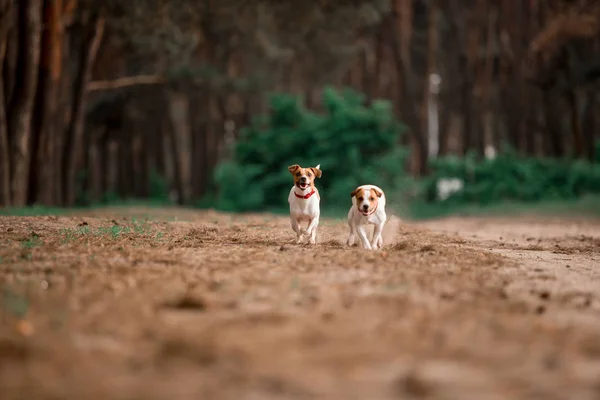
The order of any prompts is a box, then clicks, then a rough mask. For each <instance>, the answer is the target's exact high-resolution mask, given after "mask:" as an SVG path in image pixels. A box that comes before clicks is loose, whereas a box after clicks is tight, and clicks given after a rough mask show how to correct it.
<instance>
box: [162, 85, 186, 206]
mask: <svg viewBox="0 0 600 400" xmlns="http://www.w3.org/2000/svg"><path fill="white" fill-rule="evenodd" d="M167 101H168V102H169V115H170V117H171V126H172V128H173V129H171V140H172V142H171V144H172V146H173V149H172V151H173V162H174V163H175V165H176V166H177V167H176V169H175V171H176V173H177V174H179V177H178V178H177V180H178V182H179V183H180V185H181V186H180V190H181V191H180V193H179V195H180V204H187V203H188V202H189V200H190V197H191V191H190V181H191V180H190V162H191V155H190V137H191V127H190V113H189V99H188V98H187V95H185V94H183V93H178V92H169V94H168V99H167Z"/></svg>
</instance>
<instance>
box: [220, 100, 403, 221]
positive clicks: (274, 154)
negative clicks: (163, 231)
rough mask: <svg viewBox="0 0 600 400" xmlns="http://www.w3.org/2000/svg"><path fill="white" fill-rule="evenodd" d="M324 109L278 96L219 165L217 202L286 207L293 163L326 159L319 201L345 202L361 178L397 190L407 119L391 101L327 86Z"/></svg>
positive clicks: (229, 206) (233, 207)
mask: <svg viewBox="0 0 600 400" xmlns="http://www.w3.org/2000/svg"><path fill="white" fill-rule="evenodd" d="M323 104H324V108H325V113H324V114H320V113H315V112H312V111H309V110H307V109H306V108H305V107H304V105H303V104H302V101H301V99H300V98H298V97H294V96H291V95H285V94H280V95H274V96H272V98H271V114H270V115H269V116H262V117H259V118H256V119H255V120H254V121H252V123H251V125H250V126H249V127H246V128H245V129H243V131H242V132H241V135H240V139H239V141H238V143H237V144H236V146H235V148H234V149H233V150H234V151H233V157H232V159H231V160H227V161H223V162H221V163H220V164H219V165H218V166H217V168H216V170H215V175H214V178H215V182H216V185H217V188H218V192H217V195H216V203H215V204H216V205H217V207H218V208H219V209H221V210H226V211H250V210H265V209H276V208H284V207H287V197H288V194H289V190H290V188H291V187H292V177H291V176H290V173H289V171H288V169H287V167H288V166H289V165H292V164H300V165H301V166H303V167H314V166H316V165H318V164H320V165H321V170H322V171H323V176H322V178H320V179H317V181H316V185H317V187H318V188H319V189H320V192H321V200H322V204H323V203H324V204H327V207H330V208H339V207H347V206H348V204H349V201H350V195H349V194H350V192H351V191H352V189H354V188H355V187H356V186H358V185H360V184H364V183H372V184H376V185H380V186H381V187H382V188H384V189H386V191H389V192H390V193H392V192H393V191H394V190H397V189H399V188H400V187H401V185H402V184H403V182H404V181H405V179H406V174H405V173H404V168H403V165H404V162H405V159H406V156H407V152H406V150H405V149H404V148H402V147H399V144H398V142H399V137H400V135H401V134H402V132H403V131H404V129H405V128H404V125H402V124H401V123H399V122H397V121H396V120H395V119H394V117H393V110H392V106H391V105H390V103H388V102H387V101H382V100H377V101H374V102H372V105H371V106H369V107H367V106H364V105H363V104H364V98H363V96H361V95H360V94H357V93H355V92H353V91H349V90H347V91H344V92H343V93H338V92H336V91H335V90H332V89H325V91H324V92H323Z"/></svg>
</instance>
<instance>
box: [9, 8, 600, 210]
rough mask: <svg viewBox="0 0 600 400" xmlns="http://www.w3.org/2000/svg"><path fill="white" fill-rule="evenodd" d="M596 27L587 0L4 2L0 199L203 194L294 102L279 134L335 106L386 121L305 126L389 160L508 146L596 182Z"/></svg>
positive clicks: (93, 200)
mask: <svg viewBox="0 0 600 400" xmlns="http://www.w3.org/2000/svg"><path fill="white" fill-rule="evenodd" d="M599 21H600V2H597V1H592V0H587V1H586V0H548V1H542V0H527V1H517V0H499V1H490V0H354V1H339V0H320V1H314V2H307V3H306V4H303V5H302V7H298V4H297V2H292V1H290V0H283V1H281V0H278V1H275V0H259V1H245V0H200V1H191V0H170V1H166V0H132V1H131V2H130V3H128V4H127V5H125V4H124V2H119V1H116V0H106V1H101V0H14V1H13V0H0V205H2V206H4V207H9V206H10V207H23V206H27V205H34V204H38V205H45V206H61V207H72V206H75V205H89V204H97V203H100V202H103V201H108V200H110V199H113V198H114V199H126V198H139V199H144V198H155V197H161V196H162V197H164V199H165V200H166V201H172V202H174V203H177V204H182V205H184V204H186V205H193V204H199V203H200V202H202V200H203V199H206V198H207V196H209V195H211V193H213V192H214V191H218V190H219V185H218V183H219V182H221V183H222V182H229V181H231V179H229V181H228V180H227V179H226V178H227V177H225V178H223V174H224V173H226V172H227V171H228V170H231V168H229V169H228V168H227V165H230V164H231V162H229V161H228V160H231V159H234V160H237V161H238V162H239V160H240V157H241V156H240V155H239V152H240V145H243V143H244V140H246V139H245V138H246V137H247V136H248V135H250V136H251V135H255V136H256V135H257V133H256V131H257V129H258V130H260V129H261V128H260V126H261V124H263V125H264V124H265V118H264V117H269V115H270V116H271V120H270V121H271V124H270V125H269V127H268V128H265V129H266V130H269V129H270V132H271V133H270V135H271V137H273V138H276V137H277V135H278V134H277V133H273V130H274V128H273V127H274V124H273V117H272V115H273V113H274V112H278V111H277V110H279V112H288V113H289V112H292V113H294V112H295V113H296V114H298V113H301V114H302V115H301V116H298V115H296V116H295V117H293V118H292V117H290V118H291V120H290V121H291V122H289V123H288V124H287V125H286V124H283V125H284V126H283V128H282V129H285V130H286V132H287V133H281V135H285V134H288V135H290V136H294V135H295V134H296V133H297V132H296V133H295V131H294V129H295V128H294V127H295V126H296V125H298V121H300V120H299V119H298V118H300V119H302V121H304V119H306V118H309V119H310V118H312V117H315V116H319V115H321V116H322V114H323V113H326V112H331V107H332V104H333V103H335V101H337V102H338V105H339V104H341V103H340V102H343V101H346V102H350V103H352V104H351V105H348V104H345V105H344V107H354V108H355V109H356V112H357V113H362V112H366V111H369V110H370V111H372V112H373V113H376V114H377V113H380V112H383V111H381V109H384V110H386V111H385V112H386V113H389V115H388V117H390V118H393V119H394V121H397V123H396V125H395V126H397V127H398V130H397V133H398V135H396V133H394V132H396V131H394V132H391V131H385V132H384V131H381V130H380V131H377V132H375V133H373V132H374V131H373V129H375V130H377V129H379V128H373V129H371V128H369V126H371V127H376V126H379V125H378V122H377V121H378V120H377V119H376V117H375V116H373V118H374V119H373V118H371V119H369V121H367V122H365V121H363V120H361V121H358V122H357V121H355V120H353V119H352V118H353V117H352V115H354V114H353V113H347V114H348V115H349V117H348V118H350V120H348V121H346V122H343V121H340V120H339V116H338V120H336V121H337V125H335V124H333V123H331V121H330V122H323V123H325V124H326V125H319V129H321V130H322V129H324V128H323V126H335V135H333V134H332V133H331V132H333V131H330V132H329V133H328V134H327V135H326V136H323V137H328V138H329V140H330V141H332V140H336V139H335V138H342V137H344V135H346V133H347V132H349V131H352V129H354V130H355V131H356V130H357V129H358V128H356V126H357V125H356V124H366V125H365V126H366V127H364V126H363V127H362V128H361V129H362V130H361V129H358V131H360V132H362V134H363V136H361V135H360V134H356V132H354V133H355V136H356V137H357V140H358V141H362V142H364V141H365V138H364V135H375V134H380V136H377V137H384V136H385V140H383V139H382V140H383V141H381V142H378V143H380V144H379V145H380V147H387V148H389V147H390V146H391V147H395V148H397V150H406V153H402V155H400V153H397V154H396V156H397V157H395V158H394V157H392V158H388V159H387V162H388V165H387V166H386V168H387V170H388V171H389V162H392V161H393V162H395V163H396V164H394V165H393V168H397V169H399V170H403V171H405V172H406V175H409V176H411V177H414V178H419V179H420V178H423V179H426V178H427V177H428V176H431V174H432V168H434V166H435V163H436V162H437V161H436V160H438V161H439V160H443V159H444V157H455V159H456V158H458V159H460V160H464V159H467V158H469V157H471V158H473V159H475V160H482V159H484V158H485V157H489V156H490V154H495V153H498V152H500V151H501V149H503V148H504V147H506V146H508V147H510V148H511V152H512V153H511V154H516V155H515V156H514V157H521V158H522V159H523V160H525V161H527V162H531V160H532V159H535V160H542V159H544V160H546V159H549V160H555V161H544V162H543V163H541V164H539V165H538V164H536V166H535V168H534V169H531V171H534V172H531V173H530V174H532V175H536V174H537V173H538V172H540V171H541V172H540V173H543V172H544V171H546V170H547V169H548V168H550V167H552V168H554V167H553V166H555V164H556V163H560V166H556V169H557V170H565V171H567V172H565V173H564V174H563V175H565V174H566V175H565V176H563V175H561V176H560V179H558V178H557V179H554V178H553V179H554V181H553V182H559V183H557V185H562V183H560V182H566V181H569V182H571V181H572V180H573V179H575V178H571V175H569V174H570V173H571V172H570V171H571V170H572V169H575V170H577V171H579V172H578V173H579V174H580V175H581V176H583V175H585V177H584V178H581V179H580V178H577V179H579V180H577V182H581V183H577V184H576V185H575V184H573V185H575V186H573V193H580V192H582V191H591V192H594V191H595V192H600V187H599V186H600V184H599V183H598V182H599V180H597V179H596V178H600V172H599V171H600V167H598V159H599V158H600V155H598V153H597V152H595V151H596V150H595V149H597V148H598V147H597V145H596V143H597V142H598V140H599V139H600V133H599V132H600V101H599V99H598V87H599V86H598V85H599V80H598V77H599V76H600V57H599V54H600V53H599V50H600V25H599ZM347 89H352V91H353V93H355V95H354V97H352V99H353V100H352V99H350V100H348V98H346V100H343V101H342V100H339V99H338V100H335V101H334V100H332V99H333V97H332V96H333V95H332V94H331V93H333V92H332V91H335V90H337V91H339V92H342V91H344V90H347ZM327 93H329V95H327ZM286 96H287V97H286ZM328 96H329V97H328ZM290 99H296V100H297V99H300V100H301V106H297V103H298V102H297V103H295V104H296V105H291V106H290V105H289V104H288V103H289V101H290ZM328 99H329V100H328ZM296 100H294V101H296ZM332 101H333V103H332ZM277 102H279V103H277ZM286 102H288V103H286ZM282 104H283V105H282ZM285 104H288V105H287V106H285ZM386 105H389V107H387V108H386ZM295 107H296V108H295ZM340 107H341V106H340ZM274 110H275V111H274ZM286 110H287V111H286ZM290 110H291V111H290ZM294 110H296V111H294ZM328 110H329V111H328ZM365 110H366V111H365ZM378 110H380V111H378ZM386 115H387V114H386ZM261 118H262V119H261ZM286 118H287V117H286ZM294 118H295V119H294ZM303 118H304V119H303ZM315 118H316V117H315ZM365 118H366V117H365ZM369 118H370V117H369ZM377 118H379V117H377ZM382 118H387V117H382ZM267 119H268V118H267ZM367 119H368V118H367ZM388 119H389V118H388ZM310 121H313V120H312V119H310ZM352 121H354V122H352ZM306 123H308V122H306V121H305V122H303V124H304V125H303V126H304V127H303V129H307V126H310V124H309V125H306ZM311 123H312V122H311ZM327 123H328V124H329V125H327ZM369 124H370V125H369ZM301 125H302V124H301ZM367 125H368V126H367ZM279 126H281V124H280V125H279ZM340 126H342V127H346V128H343V129H342V128H340ZM361 126H362V125H361ZM363 128H364V129H363ZM369 129H371V130H369ZM382 129H383V128H382ZM252 132H254V133H252ZM386 132H387V133H386ZM400 132H402V133H401V134H400ZM348 135H350V134H348ZM381 135H383V136H381ZM386 135H387V136H386ZM390 135H392V136H390ZM394 135H396V136H394ZM259 136H260V135H259ZM317 136H318V135H317ZM307 137H308V136H307ZM349 137H350V136H349ZM373 137H374V136H373ZM390 138H391V139H393V140H394V141H393V142H389V140H391V139H390ZM340 140H341V141H342V142H343V141H344V140H342V139H340ZM347 141H350V139H348V140H347ZM276 142H277V140H276V139H273V141H272V143H273V146H272V148H270V150H269V151H273V152H277V151H279V150H278V147H277V146H278V144H276ZM362 142H361V143H362ZM367 142H368V140H367ZM263 144H264V143H263ZM279 145H281V144H279ZM265 146H267V147H268V146H269V144H268V143H267V144H266V145H265ZM330 146H331V145H330ZM236 148H237V150H235V149H236ZM232 149H233V150H232ZM375 150H377V149H375ZM375 150H374V151H375ZM232 152H233V153H236V152H237V153H238V155H236V154H232ZM325 153H326V152H325V151H324V150H322V151H320V152H316V153H314V155H319V154H325ZM342 153H343V152H340V154H342ZM282 154H288V153H285V152H284V153H282ZM236 157H237V158H236ZM357 157H358V156H357ZM365 157H366V156H365ZM282 158H283V157H282ZM369 159H373V160H374V159H375V158H373V157H371V158H369ZM469 159H470V158H469ZM525 161H523V162H525ZM227 162H229V164H227ZM253 162H254V163H260V162H261V161H260V158H259V159H258V161H257V160H254V161H253ZM270 162H271V165H272V167H273V168H279V167H285V166H286V165H287V164H285V163H286V160H285V159H281V160H271V161H270ZM307 162H308V161H307ZM310 162H312V159H311V160H310ZM315 162H318V161H315ZM336 162H339V160H335V159H332V160H330V164H329V165H330V166H331V167H332V166H333V165H334V164H335V163H336ZM519 162H521V161H519ZM552 162H554V163H555V164H552ZM515 163H516V161H515ZM398 164H400V165H398ZM510 164H511V161H510V160H508V161H506V159H505V160H504V161H503V165H510ZM588 164H590V165H591V164H594V165H595V166H594V167H589V168H593V171H591V172H590V173H588V172H581V171H582V170H583V169H582V168H584V167H582V165H588ZM442 165H446V164H443V163H442ZM515 165H516V164H515ZM519 165H521V164H519ZM556 165H557V164H556ZM572 165H575V166H578V167H577V168H575V167H571V166H572ZM230 166H231V165H230ZM588 166H589V165H588ZM445 168H448V167H445ZM561 168H562V169H561ZM585 168H588V167H585ZM284 170H285V168H284ZM536 171H537V172H536ZM586 171H587V170H586ZM284 173H285V171H284ZM403 173H404V172H403ZM484 175H485V174H484ZM492 175H493V174H492ZM578 176H579V175H578ZM282 179H283V178H282ZM357 179H358V178H357ZM234 184H235V182H234ZM351 184H352V183H351V182H349V183H348V184H347V185H346V186H348V187H349V186H351ZM525 185H528V184H527V183H525ZM577 185H578V186H577ZM346 186H344V188H343V190H346V189H345V188H346ZM340 190H342V189H340ZM540 190H541V189H540ZM544 190H545V189H544ZM495 193H496V192H495ZM503 193H504V192H503ZM212 196H213V198H218V196H220V195H214V194H212ZM536 196H537V195H536V194H535V193H533V194H531V195H530V196H529V197H531V198H536ZM467 197H468V196H467ZM473 197H477V194H473ZM517 197H518V196H517ZM261 199H262V198H261ZM273 201H274V202H276V201H277V200H276V199H275V200H273ZM258 203H260V201H258ZM231 207H233V208H235V207H236V206H235V205H232V206H231ZM242 208H243V207H242Z"/></svg>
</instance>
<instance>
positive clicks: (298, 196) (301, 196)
mask: <svg viewBox="0 0 600 400" xmlns="http://www.w3.org/2000/svg"><path fill="white" fill-rule="evenodd" d="M294 194H295V195H296V197H297V198H299V199H308V198H309V197H310V196H312V195H313V194H315V189H313V190H312V192H310V193H309V194H305V195H304V196H303V195H301V194H298V193H296V191H295V190H294Z"/></svg>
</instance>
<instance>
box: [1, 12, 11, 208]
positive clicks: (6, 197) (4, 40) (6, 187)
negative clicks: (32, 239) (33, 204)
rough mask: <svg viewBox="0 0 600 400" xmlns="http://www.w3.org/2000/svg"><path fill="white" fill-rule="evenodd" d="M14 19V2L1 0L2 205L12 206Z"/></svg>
mask: <svg viewBox="0 0 600 400" xmlns="http://www.w3.org/2000/svg"><path fill="white" fill-rule="evenodd" d="M12 21H14V16H13V9H12V2H11V1H10V0H0V27H1V28H0V206H2V207H8V206H10V150H9V146H8V124H7V119H6V106H7V102H6V99H5V81H4V79H5V78H4V77H5V75H4V61H5V58H6V50H7V47H8V34H9V29H11V28H12V26H11V25H13V24H12Z"/></svg>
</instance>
